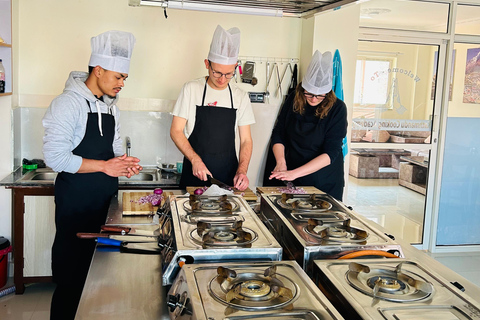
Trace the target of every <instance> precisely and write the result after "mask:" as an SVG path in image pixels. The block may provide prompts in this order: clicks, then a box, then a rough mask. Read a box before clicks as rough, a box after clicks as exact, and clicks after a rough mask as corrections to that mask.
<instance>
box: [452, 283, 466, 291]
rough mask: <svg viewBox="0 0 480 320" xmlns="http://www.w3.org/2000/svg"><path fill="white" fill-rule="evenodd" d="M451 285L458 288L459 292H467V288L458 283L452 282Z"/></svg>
mask: <svg viewBox="0 0 480 320" xmlns="http://www.w3.org/2000/svg"><path fill="white" fill-rule="evenodd" d="M450 283H451V284H453V285H454V286H455V287H457V289H458V290H460V291H462V292H465V287H464V286H462V285H461V284H460V283H458V282H457V281H455V282H450Z"/></svg>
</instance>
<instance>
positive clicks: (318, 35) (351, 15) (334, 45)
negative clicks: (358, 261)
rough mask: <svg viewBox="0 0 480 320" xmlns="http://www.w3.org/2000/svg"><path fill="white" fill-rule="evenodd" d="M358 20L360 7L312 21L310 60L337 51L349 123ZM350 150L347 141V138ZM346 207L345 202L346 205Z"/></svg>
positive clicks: (347, 7)
mask: <svg viewBox="0 0 480 320" xmlns="http://www.w3.org/2000/svg"><path fill="white" fill-rule="evenodd" d="M359 19H360V5H359V4H352V5H347V6H343V7H341V8H340V9H338V10H335V11H329V12H325V13H323V14H319V15H317V16H316V17H315V26H314V37H313V46H312V53H311V54H310V55H311V56H312V55H313V53H314V52H315V50H319V51H320V52H322V53H323V52H325V51H331V52H332V54H334V53H335V50H337V49H338V51H339V52H340V57H341V59H342V79H343V94H344V99H343V100H344V102H345V104H346V105H347V111H348V119H349V120H350V119H351V118H352V110H353V93H354V88H355V65H356V61H357V43H358V30H359V29H358V26H359ZM351 130H352V129H351V126H350V125H349V126H348V128H347V137H351ZM348 146H349V149H350V139H349V138H348ZM349 164H350V157H349V156H347V157H345V163H344V168H345V175H344V177H345V183H347V181H348V171H349V169H348V168H349ZM343 194H344V201H348V199H346V194H347V185H346V186H345V189H344V192H343ZM347 203H348V202H347Z"/></svg>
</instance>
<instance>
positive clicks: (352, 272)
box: [345, 262, 434, 302]
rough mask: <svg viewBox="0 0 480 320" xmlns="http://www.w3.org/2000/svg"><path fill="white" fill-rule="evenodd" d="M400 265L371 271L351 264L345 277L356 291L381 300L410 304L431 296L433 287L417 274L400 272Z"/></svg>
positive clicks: (363, 266) (366, 267) (360, 265)
mask: <svg viewBox="0 0 480 320" xmlns="http://www.w3.org/2000/svg"><path fill="white" fill-rule="evenodd" d="M402 264H403V262H401V263H399V264H398V265H397V266H396V267H395V268H393V267H389V266H385V267H382V268H379V269H371V268H370V267H368V266H366V265H362V264H358V263H355V262H351V263H350V264H349V265H348V269H349V270H348V271H347V273H346V275H345V277H346V279H347V281H348V283H349V284H350V285H351V286H352V287H353V288H355V289H356V290H358V291H360V292H362V293H364V294H367V295H369V296H371V297H373V298H377V299H381V300H386V301H392V302H412V301H419V300H423V299H426V298H428V297H430V296H432V294H433V290H434V289H433V285H432V284H431V283H429V282H428V281H427V280H426V279H424V278H422V277H421V276H419V275H418V274H415V273H413V272H408V271H402Z"/></svg>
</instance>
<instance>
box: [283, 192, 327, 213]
mask: <svg viewBox="0 0 480 320" xmlns="http://www.w3.org/2000/svg"><path fill="white" fill-rule="evenodd" d="M277 203H278V205H279V206H281V207H282V208H284V209H288V210H294V211H297V212H322V211H327V210H330V209H331V208H332V204H331V203H330V202H328V201H325V200H322V199H318V198H317V196H316V195H315V194H311V195H294V194H288V193H282V197H281V198H279V199H278V200H277Z"/></svg>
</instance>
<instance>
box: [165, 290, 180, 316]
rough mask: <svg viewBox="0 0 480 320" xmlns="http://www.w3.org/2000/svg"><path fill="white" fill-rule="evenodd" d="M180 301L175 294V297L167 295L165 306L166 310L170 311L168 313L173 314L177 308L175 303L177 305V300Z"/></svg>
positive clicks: (178, 296)
mask: <svg viewBox="0 0 480 320" xmlns="http://www.w3.org/2000/svg"><path fill="white" fill-rule="evenodd" d="M179 299H180V295H179V294H177V295H171V294H169V295H168V301H167V306H168V308H169V309H170V312H173V311H175V309H176V308H177V303H178V300H179Z"/></svg>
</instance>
